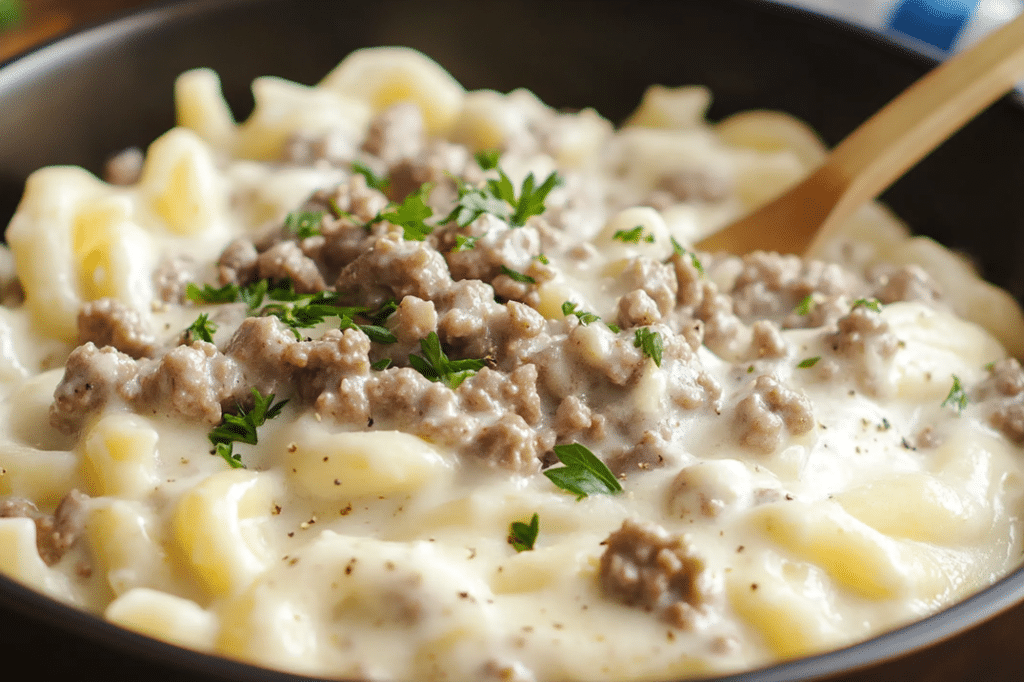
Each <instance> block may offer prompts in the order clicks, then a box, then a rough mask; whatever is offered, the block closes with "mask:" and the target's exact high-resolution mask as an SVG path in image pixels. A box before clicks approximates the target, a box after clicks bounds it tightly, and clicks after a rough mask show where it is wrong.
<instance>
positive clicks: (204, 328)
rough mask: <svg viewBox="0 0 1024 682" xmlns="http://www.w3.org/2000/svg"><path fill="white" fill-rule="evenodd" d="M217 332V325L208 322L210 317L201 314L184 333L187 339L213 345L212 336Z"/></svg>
mask: <svg viewBox="0 0 1024 682" xmlns="http://www.w3.org/2000/svg"><path fill="white" fill-rule="evenodd" d="M216 331H217V325H215V324H214V323H213V322H210V316H209V315H208V314H206V313H203V314H202V315H200V316H199V317H197V318H196V321H195V322H193V323H192V324H191V325H189V327H188V329H186V330H185V333H186V334H188V336H189V338H191V339H193V340H195V339H198V340H199V341H206V342H207V343H213V335H214V333H215V332H216Z"/></svg>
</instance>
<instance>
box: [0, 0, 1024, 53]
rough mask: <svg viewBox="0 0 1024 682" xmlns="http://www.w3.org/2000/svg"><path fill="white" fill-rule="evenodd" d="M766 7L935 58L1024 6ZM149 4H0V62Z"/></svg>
mask: <svg viewBox="0 0 1024 682" xmlns="http://www.w3.org/2000/svg"><path fill="white" fill-rule="evenodd" d="M764 1H772V2H778V3H780V4H788V5H793V6H795V7H801V8H803V9H810V10H813V11H816V12H820V13H822V14H826V15H829V16H833V17H836V18H840V19H844V20H846V21H850V22H853V23H857V24H860V25H862V26H864V27H867V28H870V29H873V30H876V31H879V32H881V33H884V34H886V35H889V36H892V37H894V38H896V39H898V40H902V41H904V42H907V43H911V44H913V45H914V46H915V47H917V48H918V49H921V50H923V51H925V52H926V53H929V54H931V55H932V56H934V57H942V56H944V55H946V54H949V53H952V52H955V51H956V50H958V49H960V48H962V47H964V46H965V45H968V44H970V43H971V42H973V41H974V40H976V39H977V38H978V37H979V36H981V35H984V34H985V33H987V32H988V31H989V30H991V29H992V28H994V27H995V26H998V25H999V24H1001V23H1003V22H1005V21H1009V20H1010V19H1012V18H1013V17H1015V16H1017V14H1019V13H1020V12H1021V11H1022V10H1024V0H764ZM152 4H156V3H155V2H154V0H0V61H4V60H6V59H9V58H10V57H12V56H14V55H16V54H18V53H19V52H22V51H24V50H26V49H28V48H30V47H32V46H33V45H37V44H39V43H42V42H46V41H47V40H50V39H51V38H53V37H56V36H58V35H60V34H62V33H65V32H67V31H69V30H72V29H74V28H78V27H80V26H87V25H89V24H94V23H97V22H100V21H103V20H104V19H108V18H110V17H112V16H115V15H117V14H119V13H122V12H125V11H128V10H131V9H135V8H138V7H143V6H145V5H152ZM556 5H557V3H555V4H554V5H553V6H556Z"/></svg>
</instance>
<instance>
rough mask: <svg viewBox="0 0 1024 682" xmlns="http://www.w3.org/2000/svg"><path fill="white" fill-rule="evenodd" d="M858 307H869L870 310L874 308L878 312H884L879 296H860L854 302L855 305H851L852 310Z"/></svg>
mask: <svg viewBox="0 0 1024 682" xmlns="http://www.w3.org/2000/svg"><path fill="white" fill-rule="evenodd" d="M857 308H867V309H868V310H873V311H874V312H876V313H880V312H882V304H881V302H879V300H878V299H877V298H858V299H857V300H856V301H854V302H853V306H851V307H850V310H851V311H853V310H856V309H857Z"/></svg>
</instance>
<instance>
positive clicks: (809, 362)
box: [797, 355, 821, 369]
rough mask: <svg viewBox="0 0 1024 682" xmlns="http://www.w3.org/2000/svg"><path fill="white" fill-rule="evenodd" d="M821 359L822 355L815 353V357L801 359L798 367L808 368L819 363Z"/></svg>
mask: <svg viewBox="0 0 1024 682" xmlns="http://www.w3.org/2000/svg"><path fill="white" fill-rule="evenodd" d="M819 360H821V356H820V355H815V356H814V357H813V358H806V359H804V360H801V361H800V362H799V364H797V367H798V368H799V369H807V368H808V367H814V366H815V365H816V364H818V361H819Z"/></svg>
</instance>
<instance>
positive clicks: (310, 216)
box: [284, 211, 324, 239]
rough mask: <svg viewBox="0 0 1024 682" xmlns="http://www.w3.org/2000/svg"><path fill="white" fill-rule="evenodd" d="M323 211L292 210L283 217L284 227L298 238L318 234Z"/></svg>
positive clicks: (306, 237)
mask: <svg viewBox="0 0 1024 682" xmlns="http://www.w3.org/2000/svg"><path fill="white" fill-rule="evenodd" d="M323 219H324V212H323V211H293V212H291V213H289V214H288V215H287V217H285V219H284V229H285V230H287V231H288V232H290V233H291V234H294V235H295V236H296V237H298V238H299V239H309V238H310V237H315V236H317V235H318V234H320V222H321V221H322V220H323Z"/></svg>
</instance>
